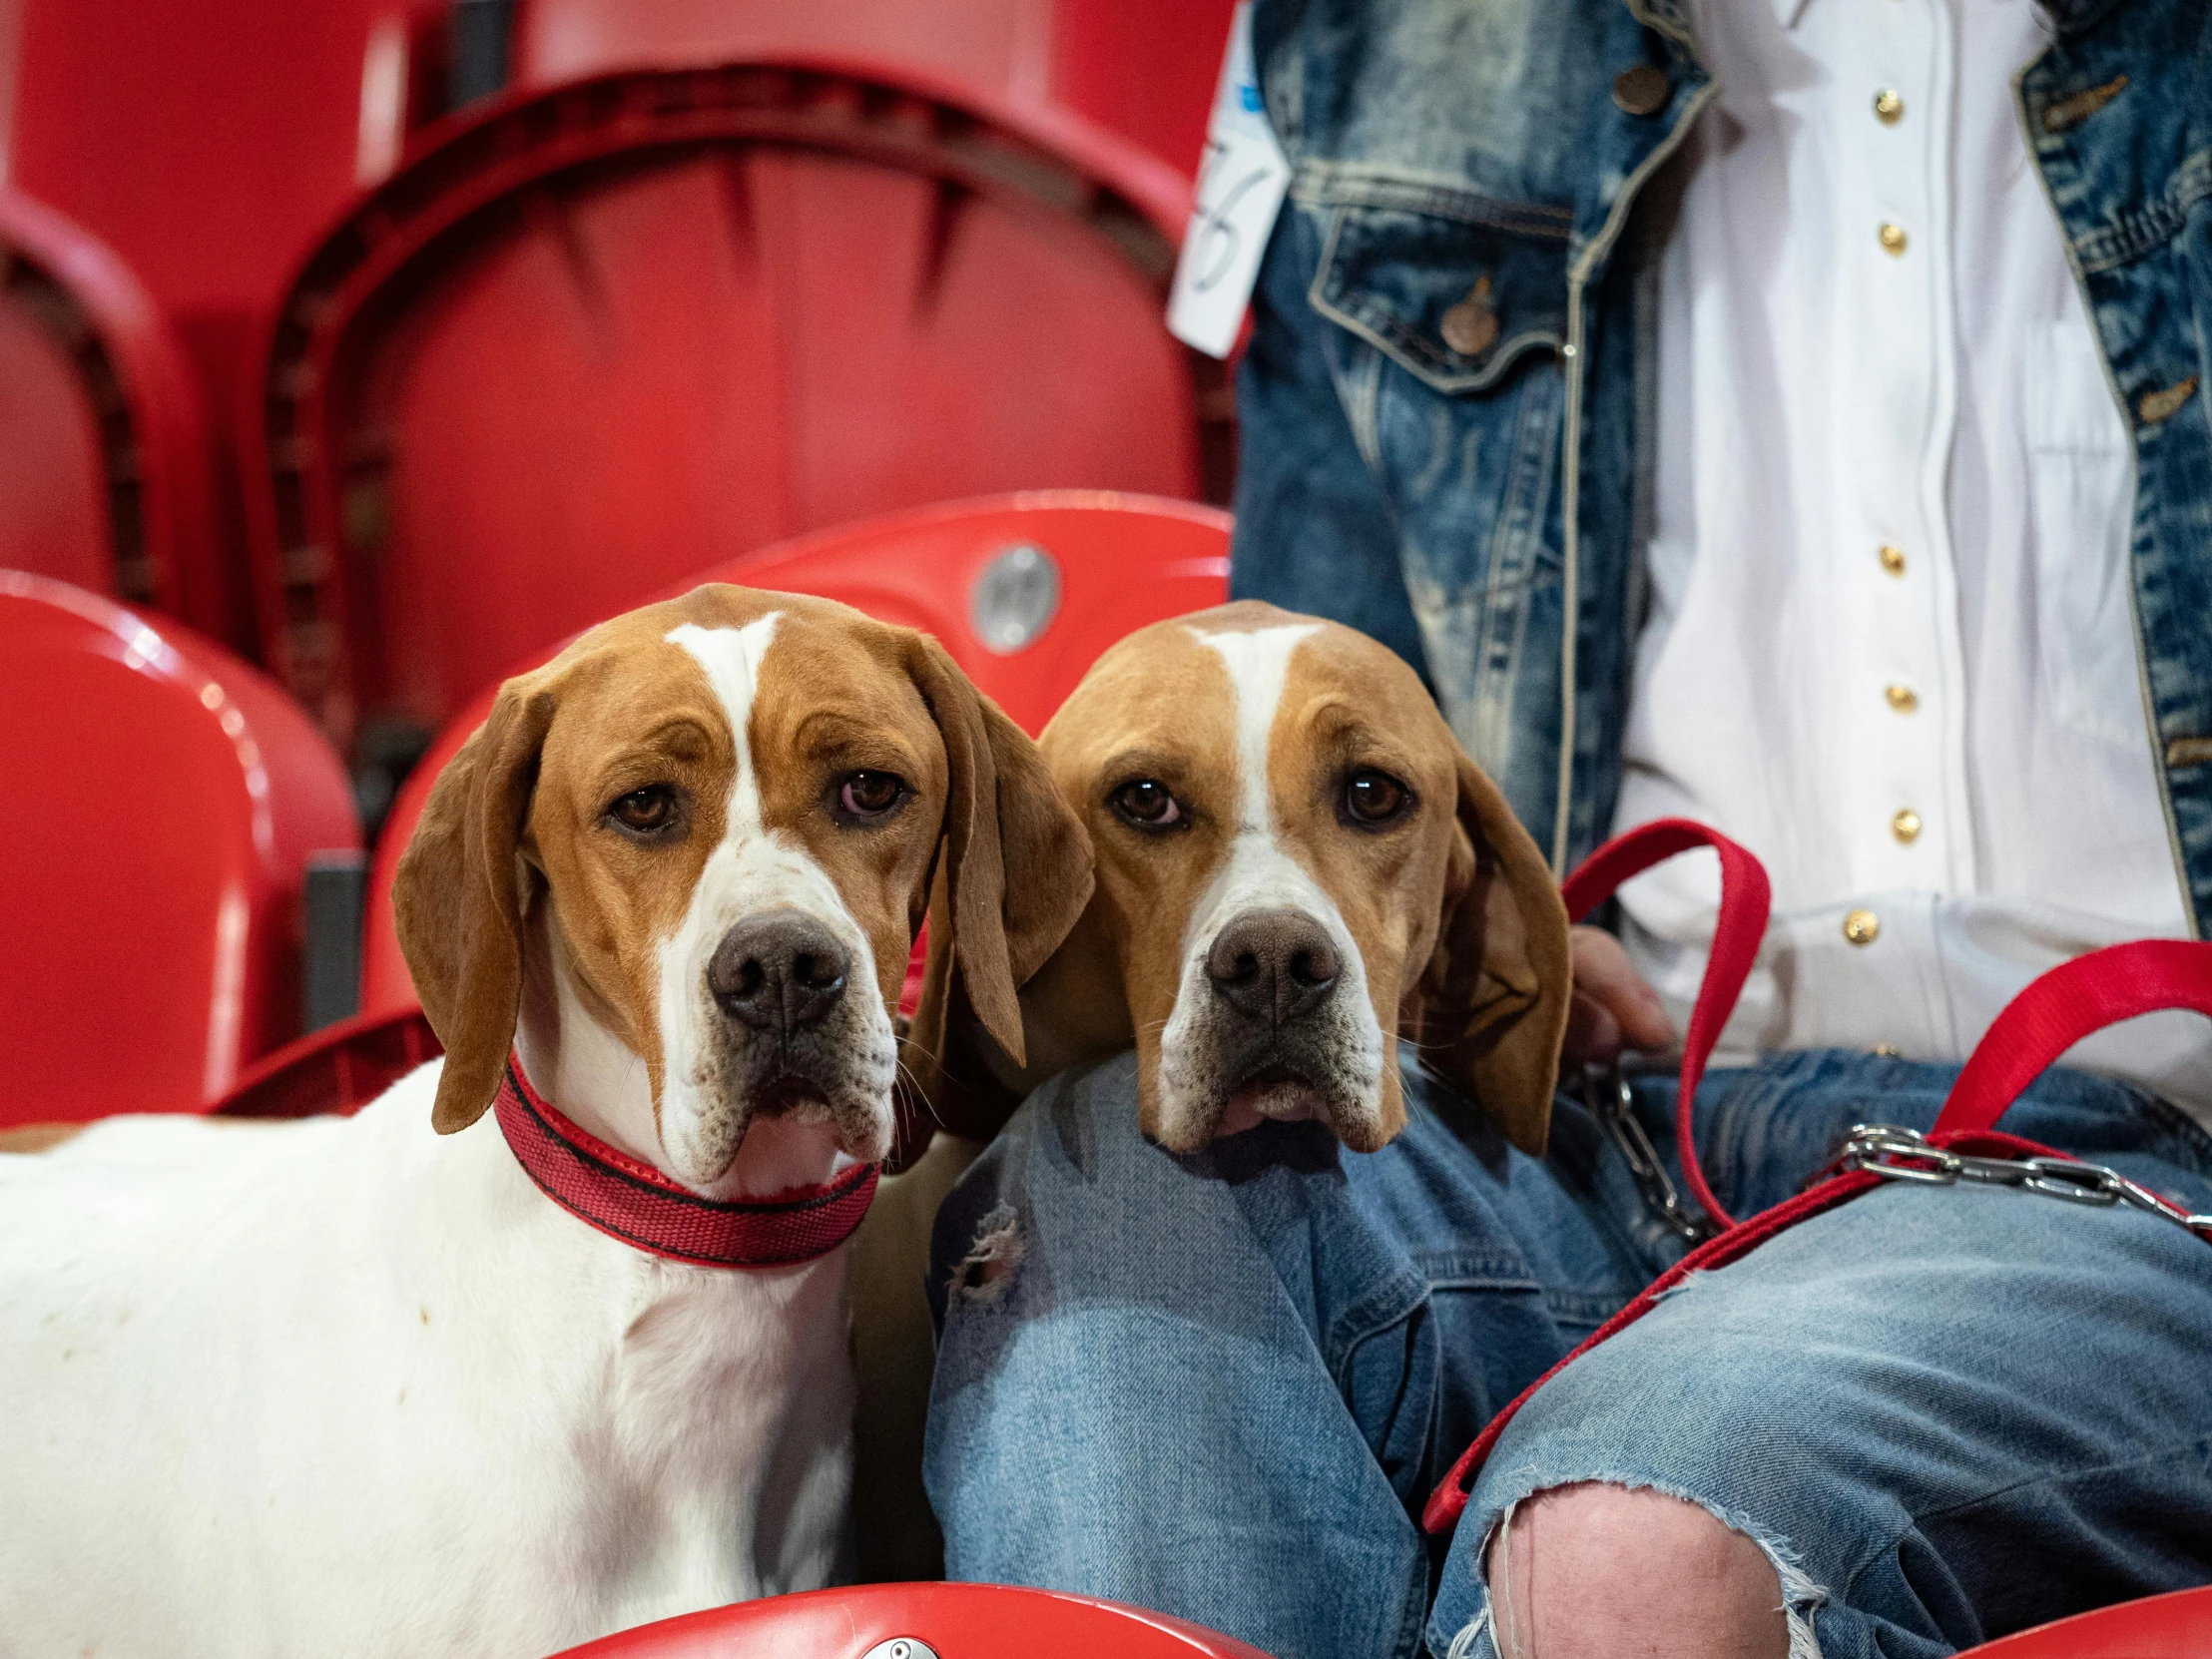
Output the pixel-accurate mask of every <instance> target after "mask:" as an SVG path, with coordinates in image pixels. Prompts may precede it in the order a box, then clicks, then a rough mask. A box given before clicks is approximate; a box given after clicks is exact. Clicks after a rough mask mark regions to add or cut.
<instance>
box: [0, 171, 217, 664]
mask: <svg viewBox="0 0 2212 1659" xmlns="http://www.w3.org/2000/svg"><path fill="white" fill-rule="evenodd" d="M213 469H214V454H213V451H212V450H211V448H210V446H209V432H208V422H207V413H206V410H205V409H204V408H203V406H202V402H201V396H200V388H199V384H198V381H197V380H196V379H195V378H194V376H193V372H192V369H191V367H190V365H189V364H188V363H187V361H186V359H185V356H184V352H183V349H182V348H181V347H180V346H179V345H178V343H177V341H176V340H175V338H174V337H173V336H172V335H171V333H170V331H169V327H168V325H167V324H166V323H165V322H164V321H163V320H162V318H161V316H160V314H159V313H158V312H157V311H156V309H155V306H154V302H153V300H152V299H151V298H149V297H148V295H147V293H146V290H145V289H144V288H143V287H141V286H140V285H139V282H138V280H137V278H136V277H133V276H132V275H131V273H130V272H129V271H127V270H126V269H125V268H124V266H123V263H122V262H121V261H120V260H118V259H117V258H116V257H115V255H114V254H113V253H111V252H110V251H109V250H108V249H107V248H106V247H104V246H103V245H102V244H101V243H99V242H98V241H96V240H95V239H94V238H93V237H91V236H89V235H88V234H87V233H86V232H84V231H83V230H81V229H79V228H78V227H77V226H75V225H73V224H71V223H70V222H69V221H68V220H66V219H64V218H63V217H62V216H61V215H60V214H57V213H55V212H54V211H53V210H51V209H49V208H46V207H44V206H42V205H41V204H39V203H37V202H34V201H32V200H31V198H29V197H28V196H25V195H23V194H22V193H21V192H20V191H13V190H8V189H5V188H0V566H4V567H8V568H11V569H18V570H31V571H36V572H37V573H39V574H40V575H43V576H51V577H54V578H56V579H57V580H60V581H65V582H69V583H72V584H74V585H75V586H77V587H81V588H90V589H91V590H93V591H94V592H96V593H105V594H108V595H110V596H112V597H114V598H116V599H120V600H123V601H125V602H127V603H130V604H134V605H143V606H151V607H153V608H155V609H157V610H162V611H166V612H168V613H169V614H170V615H171V616H175V617H179V618H182V619H183V620H185V621H187V622H189V623H192V624H194V625H195V626H197V627H199V628H201V629H202V630H204V631H212V632H220V631H221V629H222V627H223V624H224V617H225V600H226V589H225V582H226V577H225V574H224V572H223V570H222V568H221V566H220V564H219V562H218V558H217V536H216V533H215V526H214V521H213V517H212V514H213V493H212V492H213V487H214V470H213Z"/></svg>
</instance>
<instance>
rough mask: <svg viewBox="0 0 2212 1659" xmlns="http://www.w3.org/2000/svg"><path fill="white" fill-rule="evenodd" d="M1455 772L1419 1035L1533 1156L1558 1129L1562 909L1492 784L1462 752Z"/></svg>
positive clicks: (1566, 986)
mask: <svg viewBox="0 0 2212 1659" xmlns="http://www.w3.org/2000/svg"><path fill="white" fill-rule="evenodd" d="M1458 769H1459V790H1458V795H1459V803H1458V813H1457V820H1458V822H1457V823H1456V824H1455V825H1454V826H1453V828H1452V842H1451V862H1450V867H1449V870H1448V871H1447V873H1446V875H1445V878H1444V899H1443V914H1442V917H1441V919H1440V920H1439V922H1438V925H1437V929H1436V948H1435V951H1434V953H1433V954H1432V955H1431V956H1430V957H1429V960H1428V967H1427V970H1426V971H1425V972H1424V973H1423V974H1422V975H1421V979H1420V984H1419V987H1418V989H1417V992H1416V997H1417V1012H1416V1020H1417V1024H1416V1028H1415V1035H1416V1036H1417V1037H1418V1040H1419V1042H1420V1044H1421V1058H1422V1060H1423V1061H1424V1062H1425V1063H1426V1064H1427V1066H1428V1067H1429V1069H1431V1070H1433V1071H1436V1072H1438V1073H1440V1074H1441V1075H1442V1076H1444V1077H1445V1078H1447V1079H1448V1080H1450V1081H1451V1082H1453V1083H1455V1084H1457V1085H1458V1086H1459V1087H1460V1088H1461V1089H1464V1090H1465V1091H1466V1092H1467V1093H1468V1094H1470V1095H1472V1096H1473V1097H1474V1099H1475V1101H1476V1103H1477V1104H1479V1105H1480V1106H1481V1107H1482V1109H1483V1111H1484V1113H1485V1114H1487V1115H1488V1117H1489V1119H1490V1121H1491V1122H1492V1123H1494V1124H1495V1125H1496V1126H1497V1128H1498V1131H1499V1132H1500V1133H1501V1134H1503V1135H1504V1137H1505V1138H1506V1139H1507V1140H1508V1141H1510V1142H1512V1143H1513V1145H1515V1146H1517V1147H1519V1148H1520V1149H1521V1150H1522V1151H1523V1152H1526V1153H1529V1154H1531V1155H1536V1154H1540V1153H1541V1152H1542V1151H1543V1149H1544V1138H1545V1135H1546V1134H1547V1132H1548V1131H1549V1129H1550V1126H1551V1094H1552V1090H1553V1089H1554V1088H1555V1087H1556V1086H1557V1083H1558V1076H1559V1045H1560V1043H1561V1042H1562V1041H1563V1040H1564V1039H1565V1037H1566V1031H1567V1007H1568V1002H1569V1000H1570V998H1571V997H1572V994H1573V990H1574V975H1573V966H1572V961H1571V958H1570V956H1569V954H1568V947H1567V912H1566V907H1565V906H1564V905H1563V904H1561V903H1560V901H1559V888H1558V886H1557V885H1556V884H1555V883H1554V882H1553V881H1552V879H1551V871H1550V869H1549V868H1548V867H1547V866H1546V865H1545V863H1544V858H1543V854H1542V853H1540V852H1538V851H1537V850H1536V843H1535V842H1534V841H1532V840H1530V839H1529V837H1528V831H1527V830H1523V829H1522V828H1521V827H1520V821H1519V820H1517V819H1515V818H1514V817H1513V812H1512V809H1511V808H1509V807H1508V806H1506V804H1505V798H1504V797H1503V796H1501V795H1499V794H1498V791H1497V786H1496V785H1494V784H1492V783H1491V782H1490V781H1489V779H1488V778H1486V777H1484V776H1483V774H1482V772H1481V769H1480V768H1478V767H1476V766H1475V764H1474V763H1473V762H1472V761H1470V760H1468V759H1467V757H1466V756H1465V755H1464V754H1460V755H1459V756H1458Z"/></svg>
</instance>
